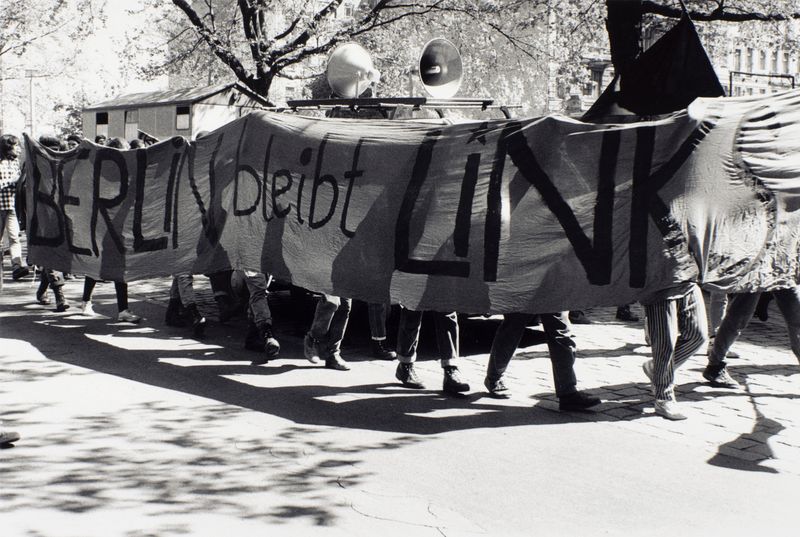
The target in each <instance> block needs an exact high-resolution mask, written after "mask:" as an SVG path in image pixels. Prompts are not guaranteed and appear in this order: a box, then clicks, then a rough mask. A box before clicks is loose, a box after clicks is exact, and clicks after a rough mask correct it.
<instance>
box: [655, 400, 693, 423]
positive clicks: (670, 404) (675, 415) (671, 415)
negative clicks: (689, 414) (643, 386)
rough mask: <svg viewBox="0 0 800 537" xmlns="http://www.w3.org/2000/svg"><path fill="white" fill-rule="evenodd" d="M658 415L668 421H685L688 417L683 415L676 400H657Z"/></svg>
mask: <svg viewBox="0 0 800 537" xmlns="http://www.w3.org/2000/svg"><path fill="white" fill-rule="evenodd" d="M655 407H656V414H658V415H659V416H663V417H665V418H667V419H668V420H675V421H678V420H685V419H686V416H685V415H684V414H682V413H681V410H680V408H679V405H678V402H677V401H676V400H675V399H656V402H655Z"/></svg>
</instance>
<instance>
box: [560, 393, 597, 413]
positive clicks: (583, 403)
mask: <svg viewBox="0 0 800 537" xmlns="http://www.w3.org/2000/svg"><path fill="white" fill-rule="evenodd" d="M600 403H601V401H600V398H599V397H595V396H594V395H588V394H586V393H584V392H580V391H578V392H572V393H568V394H566V395H562V396H561V397H559V398H558V409H559V410H565V411H576V412H580V411H583V410H588V409H590V408H592V407H593V406H597V405H599V404H600Z"/></svg>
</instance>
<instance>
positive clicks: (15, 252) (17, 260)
mask: <svg viewBox="0 0 800 537" xmlns="http://www.w3.org/2000/svg"><path fill="white" fill-rule="evenodd" d="M0 212H1V213H2V214H1V215H0V220H2V221H3V223H4V227H5V235H6V236H7V237H8V243H9V250H10V251H11V266H12V267H13V271H12V273H11V277H12V278H13V279H14V280H18V279H20V278H24V277H25V276H27V275H28V274H30V269H29V268H28V266H27V264H26V263H24V262H23V261H22V241H20V238H19V220H17V213H16V212H15V211H14V210H13V209H11V210H5V211H0ZM0 236H2V232H0Z"/></svg>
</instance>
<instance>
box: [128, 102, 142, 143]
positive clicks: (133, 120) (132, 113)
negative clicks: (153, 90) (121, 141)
mask: <svg viewBox="0 0 800 537" xmlns="http://www.w3.org/2000/svg"><path fill="white" fill-rule="evenodd" d="M138 136H139V110H138V109H133V110H125V139H126V140H133V139H134V138H137V137H138Z"/></svg>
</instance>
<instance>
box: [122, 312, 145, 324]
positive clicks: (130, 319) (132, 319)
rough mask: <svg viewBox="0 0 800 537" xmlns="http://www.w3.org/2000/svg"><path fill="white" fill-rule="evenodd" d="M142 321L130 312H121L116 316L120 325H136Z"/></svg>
mask: <svg viewBox="0 0 800 537" xmlns="http://www.w3.org/2000/svg"><path fill="white" fill-rule="evenodd" d="M141 320H142V318H141V317H139V316H138V315H135V314H134V313H133V312H131V310H122V311H121V312H119V314H118V315H117V321H119V322H121V323H133V324H138V323H139V322H140V321H141Z"/></svg>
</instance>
